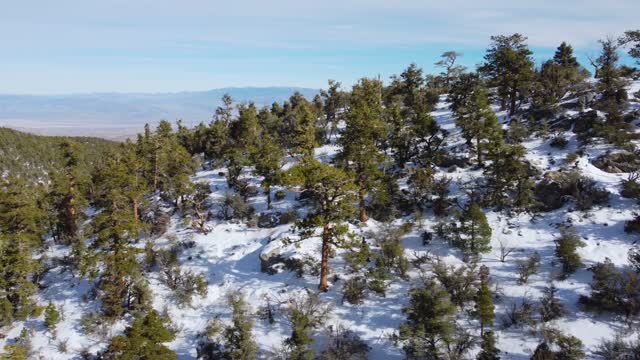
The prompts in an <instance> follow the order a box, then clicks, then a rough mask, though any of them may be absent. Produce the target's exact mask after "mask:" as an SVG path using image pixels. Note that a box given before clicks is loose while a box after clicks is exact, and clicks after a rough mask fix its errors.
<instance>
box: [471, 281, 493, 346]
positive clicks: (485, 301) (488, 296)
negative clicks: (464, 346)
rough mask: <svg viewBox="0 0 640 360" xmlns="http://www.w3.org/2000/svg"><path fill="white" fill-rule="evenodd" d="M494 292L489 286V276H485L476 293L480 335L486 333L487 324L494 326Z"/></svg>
mask: <svg viewBox="0 0 640 360" xmlns="http://www.w3.org/2000/svg"><path fill="white" fill-rule="evenodd" d="M492 296H493V294H492V292H491V289H490V288H489V279H488V276H483V277H482V278H481V281H480V288H479V289H478V292H477V293H476V298H475V302H476V316H477V317H478V320H479V321H480V336H483V335H484V328H485V326H493V319H494V318H495V313H494V305H493V299H492Z"/></svg>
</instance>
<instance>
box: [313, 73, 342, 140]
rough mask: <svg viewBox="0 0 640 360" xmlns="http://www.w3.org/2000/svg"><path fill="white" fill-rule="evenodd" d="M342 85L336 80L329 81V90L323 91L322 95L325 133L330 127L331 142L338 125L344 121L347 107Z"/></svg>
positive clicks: (328, 137)
mask: <svg viewBox="0 0 640 360" xmlns="http://www.w3.org/2000/svg"><path fill="white" fill-rule="evenodd" d="M340 85H341V84H340V83H339V82H337V81H334V80H329V87H328V89H327V90H326V91H325V90H321V91H320V95H321V96H322V98H323V100H324V101H323V104H324V116H325V121H326V123H325V125H324V131H325V133H326V132H327V129H326V128H327V127H328V126H330V127H331V128H330V129H329V134H328V135H327V140H328V141H330V140H331V137H332V136H333V135H334V134H335V133H336V132H337V131H338V123H339V122H340V120H342V118H343V115H342V110H343V109H344V108H345V107H346V105H347V96H346V94H345V93H344V92H343V91H341V90H340Z"/></svg>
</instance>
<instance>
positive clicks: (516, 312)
mask: <svg viewBox="0 0 640 360" xmlns="http://www.w3.org/2000/svg"><path fill="white" fill-rule="evenodd" d="M533 311H534V307H533V304H531V302H529V300H528V299H527V298H523V299H522V300H521V302H520V303H517V302H515V301H514V302H512V303H511V305H510V306H509V307H508V308H507V315H506V317H505V320H504V325H505V327H510V326H514V325H515V326H520V325H534V324H535V320H534V318H533Z"/></svg>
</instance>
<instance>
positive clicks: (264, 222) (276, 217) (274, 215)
mask: <svg viewBox="0 0 640 360" xmlns="http://www.w3.org/2000/svg"><path fill="white" fill-rule="evenodd" d="M281 217H282V213H280V212H266V213H261V214H260V216H259V217H258V227H259V228H265V229H270V228H274V227H276V226H278V225H280V218H281Z"/></svg>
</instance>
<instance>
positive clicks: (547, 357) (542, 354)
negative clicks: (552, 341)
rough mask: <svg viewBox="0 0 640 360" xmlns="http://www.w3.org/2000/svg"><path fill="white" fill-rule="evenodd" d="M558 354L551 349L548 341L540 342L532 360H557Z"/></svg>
mask: <svg viewBox="0 0 640 360" xmlns="http://www.w3.org/2000/svg"><path fill="white" fill-rule="evenodd" d="M555 359H556V354H555V353H554V352H553V351H551V349H550V348H549V345H547V343H546V342H542V343H540V344H539V345H538V346H537V347H536V350H535V351H534V352H533V355H532V356H531V360H555Z"/></svg>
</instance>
